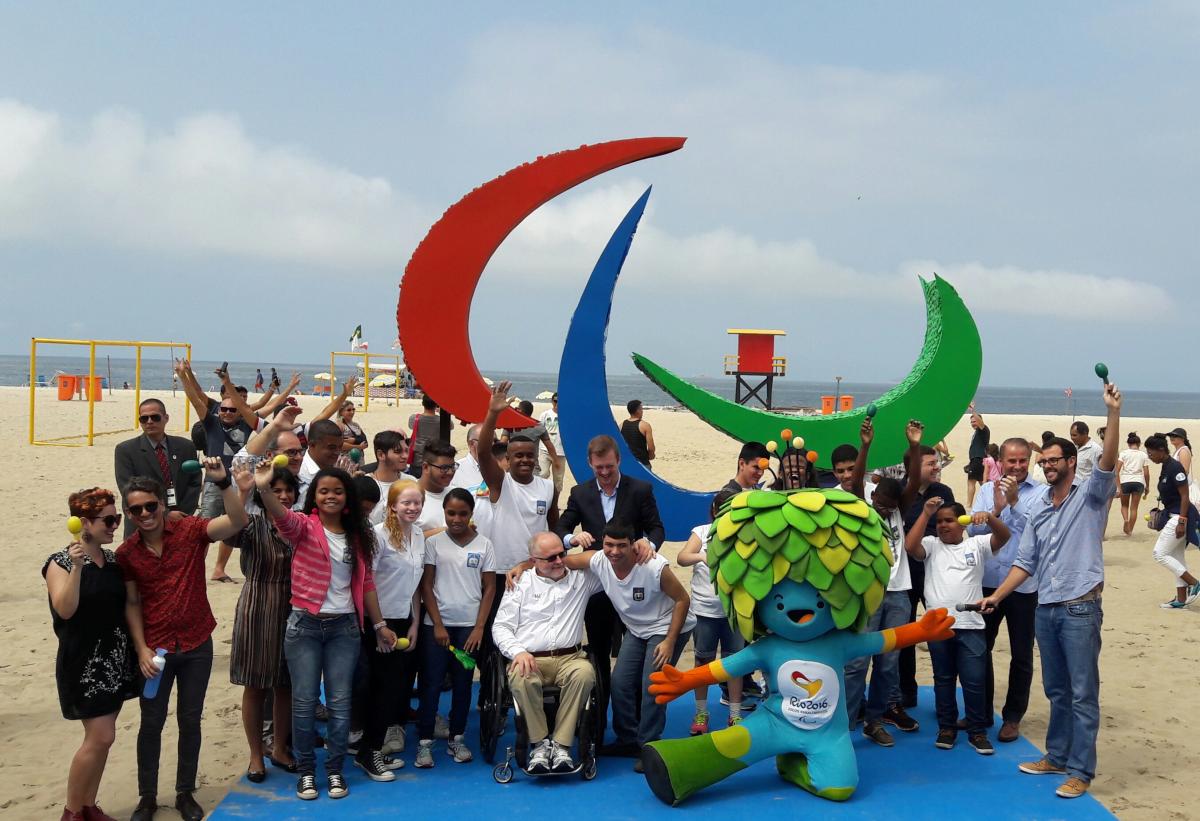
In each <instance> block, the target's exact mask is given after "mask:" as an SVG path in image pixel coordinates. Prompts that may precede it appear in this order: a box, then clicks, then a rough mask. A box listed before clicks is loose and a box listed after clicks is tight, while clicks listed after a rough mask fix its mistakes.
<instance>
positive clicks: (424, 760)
mask: <svg viewBox="0 0 1200 821" xmlns="http://www.w3.org/2000/svg"><path fill="white" fill-rule="evenodd" d="M413 766H414V767H420V768H421V769H422V770H427V769H429V768H430V767H432V766H433V739H430V740H428V741H426V740H425V739H422V740H420V741H418V742H417V760H416V761H414V762H413Z"/></svg>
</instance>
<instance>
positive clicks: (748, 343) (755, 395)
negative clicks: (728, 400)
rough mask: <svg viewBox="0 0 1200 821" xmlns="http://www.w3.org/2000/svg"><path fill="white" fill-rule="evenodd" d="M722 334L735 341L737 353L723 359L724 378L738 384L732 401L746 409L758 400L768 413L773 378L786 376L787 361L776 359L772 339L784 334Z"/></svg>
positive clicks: (752, 331)
mask: <svg viewBox="0 0 1200 821" xmlns="http://www.w3.org/2000/svg"><path fill="white" fill-rule="evenodd" d="M725 333H728V334H734V335H736V336H737V338H738V352H737V353H736V354H726V355H725V375H726V376H732V377H734V378H735V379H736V380H737V384H736V387H735V388H734V397H733V398H734V401H735V402H737V403H738V404H739V405H745V404H748V403H749V402H750V400H751V399H757V400H758V401H759V402H761V403H762V406H763V407H764V408H766V409H767V410H770V409H771V398H772V389H773V388H774V385H775V377H777V376H784V375H785V374H786V373H787V357H786V356H776V355H775V337H777V336H786V335H787V331H772V330H764V329H761V328H729V329H728V330H726V331H725ZM764 390H765V392H766V396H765V397H764V395H763V391H764Z"/></svg>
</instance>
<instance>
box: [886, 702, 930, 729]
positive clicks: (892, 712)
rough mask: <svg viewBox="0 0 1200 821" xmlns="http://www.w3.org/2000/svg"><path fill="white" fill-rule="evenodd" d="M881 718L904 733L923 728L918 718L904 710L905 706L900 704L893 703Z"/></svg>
mask: <svg viewBox="0 0 1200 821" xmlns="http://www.w3.org/2000/svg"><path fill="white" fill-rule="evenodd" d="M880 720H881V721H882V722H883V723H884V724H891V725H892V726H893V727H895V728H896V729H897V730H900V731H901V732H904V733H915V732H916V731H917V730H919V729H921V725H920V724H918V723H917V720H916V719H915V718H913V717H912V716H910V715H909V714H908V713H906V712H904V708H903V707H901V706H900V705H899V704H893V705H892V706H891V707H888V708H887V712H885V713H884V714H883V715H882V716H881V717H880Z"/></svg>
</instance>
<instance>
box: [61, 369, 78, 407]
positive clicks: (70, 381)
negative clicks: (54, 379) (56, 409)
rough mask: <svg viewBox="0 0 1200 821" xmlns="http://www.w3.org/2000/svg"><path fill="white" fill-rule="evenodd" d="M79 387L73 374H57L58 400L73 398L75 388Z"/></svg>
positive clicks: (66, 400) (63, 400) (64, 400)
mask: <svg viewBox="0 0 1200 821" xmlns="http://www.w3.org/2000/svg"><path fill="white" fill-rule="evenodd" d="M77 387H79V384H78V382H77V381H76V379H75V377H74V376H71V375H70V374H66V373H60V374H59V375H58V400H59V401H60V402H69V401H70V400H72V399H74V398H75V389H76V388H77Z"/></svg>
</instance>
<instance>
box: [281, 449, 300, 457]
mask: <svg viewBox="0 0 1200 821" xmlns="http://www.w3.org/2000/svg"><path fill="white" fill-rule="evenodd" d="M279 452H280V453H282V454H283V455H284V456H286V457H287V458H289V459H296V458H298V457H300V456H303V455H304V448H288V449H287V450H281V451H279Z"/></svg>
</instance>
